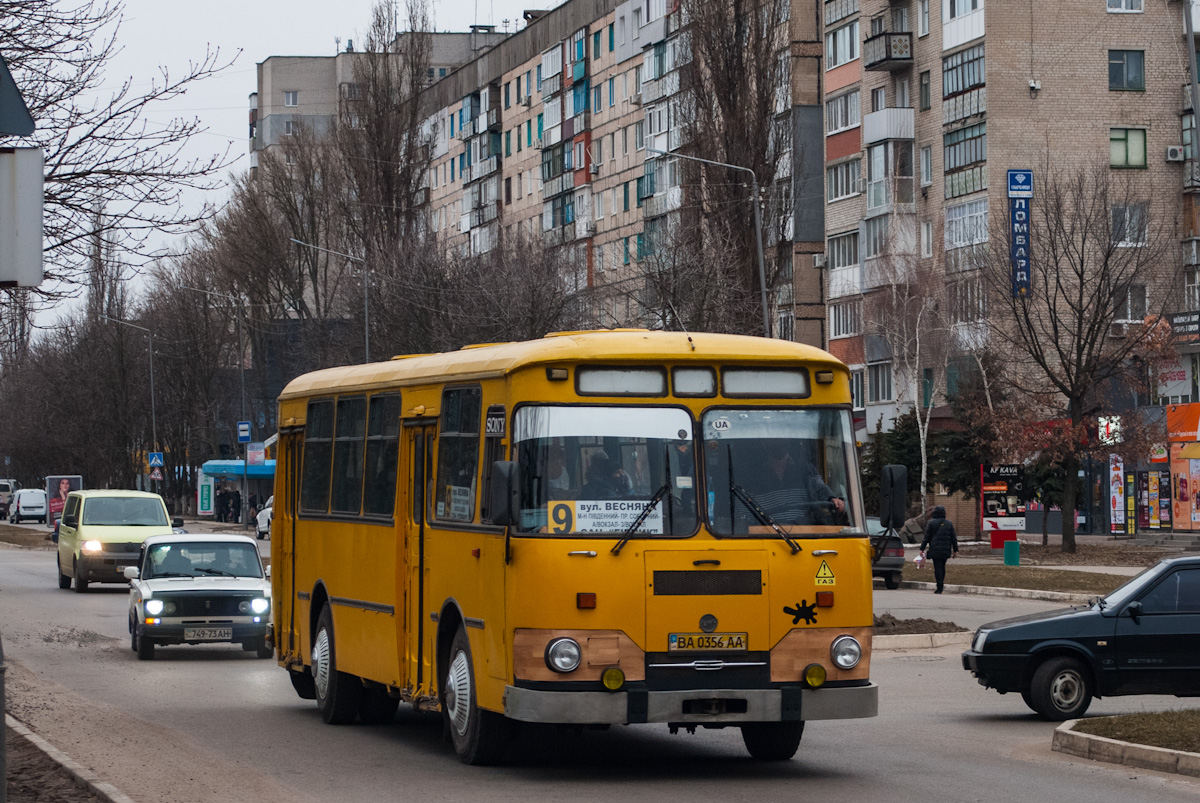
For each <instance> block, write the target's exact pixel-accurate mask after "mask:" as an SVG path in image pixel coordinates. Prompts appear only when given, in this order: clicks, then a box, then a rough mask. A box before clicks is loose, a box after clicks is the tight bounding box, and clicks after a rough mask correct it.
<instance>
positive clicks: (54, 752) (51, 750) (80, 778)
mask: <svg viewBox="0 0 1200 803" xmlns="http://www.w3.org/2000/svg"><path fill="white" fill-rule="evenodd" d="M4 724H5V725H7V726H8V727H10V728H12V729H13V731H14V732H15V733H16V734H17V735H19V736H20V737H21V738H23V739H24V740H25V741H27V742H29V743H30V744H32V745H33V746H34V747H36V748H37V749H38V750H41V751H42V752H43V753H45V754H46V755H47V756H49V758H50V759H51V760H52V761H54V762H55V763H56V764H58V765H59V766H61V767H62V768H63V769H64V770H66V771H67V774H68V775H70V776H71V777H72V778H73V779H74V780H75V783H76V784H78V785H79V786H81V787H83V788H84V789H87V790H89V791H90V792H92V793H93V794H94V795H96V796H97V797H99V798H100V799H101V800H104V801H107V803H135V801H134V800H133V799H132V798H130V797H129V796H127V795H126V794H124V793H123V792H121V791H120V790H119V789H117V788H116V787H115V786H113V785H112V784H110V783H108V782H107V781H102V780H100V778H99V777H98V776H97V775H96V774H95V773H94V772H92V771H91V770H89V769H87V768H86V767H83V766H82V765H80V764H78V763H77V762H76V761H74V760H73V759H72V758H71V757H70V756H68V755H67V754H66V753H64V752H62V751H61V750H59V749H58V748H57V747H55V746H54V745H52V744H50V743H49V742H47V741H46V740H45V739H43V738H42V737H41V736H38V735H37V734H36V733H34V732H33V731H31V730H30V729H29V728H28V727H26V726H25V725H24V724H22V723H21V722H20V720H17V719H14V718H13V717H12V716H11V715H9V714H5V715H4Z"/></svg>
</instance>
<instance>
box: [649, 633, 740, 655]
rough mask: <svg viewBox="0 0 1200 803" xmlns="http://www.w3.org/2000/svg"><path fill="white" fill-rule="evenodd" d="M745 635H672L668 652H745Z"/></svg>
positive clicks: (668, 644) (668, 643)
mask: <svg viewBox="0 0 1200 803" xmlns="http://www.w3.org/2000/svg"><path fill="white" fill-rule="evenodd" d="M745 649H746V634H745V633H672V634H671V635H670V638H669V641H668V642H667V651H668V652H675V651H677V650H695V651H699V652H705V651H708V650H745Z"/></svg>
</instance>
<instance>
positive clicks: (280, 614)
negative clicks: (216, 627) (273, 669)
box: [270, 429, 308, 668]
mask: <svg viewBox="0 0 1200 803" xmlns="http://www.w3.org/2000/svg"><path fill="white" fill-rule="evenodd" d="M303 440H304V430H302V429H292V430H288V431H284V432H281V433H280V437H279V446H278V450H277V452H276V457H277V458H278V459H277V465H278V468H277V470H276V483H275V508H274V514H273V516H272V519H273V520H272V522H271V530H272V531H273V532H272V534H271V544H270V546H271V583H272V589H271V593H272V597H273V599H274V605H275V617H274V619H275V643H276V647H277V650H278V655H279V658H280V661H281V662H282V663H283V664H284V665H285V666H289V667H296V668H303V667H304V665H305V661H304V656H305V655H307V647H308V645H307V641H308V638H307V636H308V629H307V627H305V626H304V625H305V623H307V622H308V610H307V609H305V610H301V611H297V610H296V608H297V605H299V600H298V598H297V595H296V510H297V508H298V507H299V502H300V452H301V448H302V446H303ZM306 608H307V605H306ZM297 622H299V623H301V624H300V626H299V627H297Z"/></svg>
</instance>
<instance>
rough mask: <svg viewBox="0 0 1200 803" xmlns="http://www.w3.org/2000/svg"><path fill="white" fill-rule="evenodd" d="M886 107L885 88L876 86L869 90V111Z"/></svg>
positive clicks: (881, 109) (877, 110)
mask: <svg viewBox="0 0 1200 803" xmlns="http://www.w3.org/2000/svg"><path fill="white" fill-rule="evenodd" d="M886 108H887V90H886V89H884V88H883V87H876V88H875V89H872V90H871V111H873V112H880V111H883V110H884V109H886Z"/></svg>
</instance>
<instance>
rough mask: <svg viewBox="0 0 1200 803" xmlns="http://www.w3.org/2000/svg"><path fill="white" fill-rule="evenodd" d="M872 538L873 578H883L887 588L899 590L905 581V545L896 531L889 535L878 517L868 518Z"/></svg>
mask: <svg viewBox="0 0 1200 803" xmlns="http://www.w3.org/2000/svg"><path fill="white" fill-rule="evenodd" d="M866 528H867V535H869V536H870V537H871V577H882V578H883V585H884V587H885V588H899V587H900V581H901V580H902V579H904V544H903V542H901V540H900V535H899V534H898V533H896V532H895V531H892V532H891V533H889V532H888V531H887V530H885V529H884V528H883V526H882V525H881V524H880V523H879V519H878V517H876V516H867V518H866Z"/></svg>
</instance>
